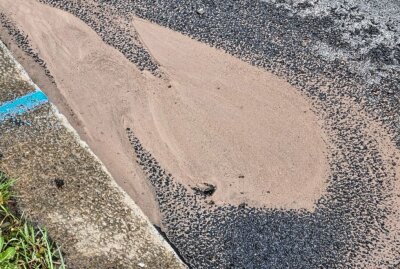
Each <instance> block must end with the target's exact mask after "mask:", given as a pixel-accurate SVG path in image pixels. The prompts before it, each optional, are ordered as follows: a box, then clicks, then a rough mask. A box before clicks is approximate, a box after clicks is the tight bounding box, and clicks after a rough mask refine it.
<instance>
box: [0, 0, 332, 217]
mask: <svg viewBox="0 0 400 269" xmlns="http://www.w3.org/2000/svg"><path fill="white" fill-rule="evenodd" d="M0 8H1V9H2V10H3V11H5V12H6V13H7V14H8V15H9V16H10V17H11V18H12V19H13V20H14V21H15V22H17V24H18V26H19V27H21V29H23V30H24V31H25V33H27V34H28V35H29V37H30V41H31V44H32V46H33V47H34V48H35V49H36V50H37V51H38V52H39V54H40V56H41V57H42V58H43V60H44V61H45V62H46V63H47V67H48V69H49V70H50V72H51V74H52V75H53V76H54V79H55V82H56V84H57V88H58V90H59V92H60V93H61V95H62V96H63V98H60V99H56V100H53V101H54V102H55V103H56V104H57V102H66V104H60V105H64V106H66V105H67V106H69V107H70V108H71V109H72V110H73V111H74V113H75V114H76V115H77V117H74V118H71V119H70V120H71V121H72V123H73V125H74V127H75V128H77V129H78V131H79V133H80V135H81V136H82V138H83V139H84V140H86V141H87V142H88V144H89V145H90V147H91V148H92V149H93V151H94V152H95V153H96V154H97V155H98V156H99V157H100V159H101V160H102V161H103V162H104V163H105V165H106V166H107V168H108V169H109V170H110V171H111V173H112V174H113V176H114V177H115V179H116V180H117V181H118V183H119V184H120V185H121V186H122V187H123V188H124V189H125V190H126V191H127V192H128V193H129V194H130V195H131V196H132V198H133V199H134V200H135V201H136V202H137V203H138V204H139V206H140V207H141V208H142V209H143V210H144V211H145V213H146V214H147V215H148V216H149V217H150V218H151V219H152V220H153V221H154V222H157V220H158V216H157V214H158V213H157V212H158V210H157V206H156V203H155V202H154V200H153V197H152V190H151V187H150V186H149V185H148V183H147V182H146V179H145V177H144V176H143V174H142V171H141V169H140V168H139V167H138V166H137V165H136V164H135V162H134V157H133V153H132V149H131V148H130V147H129V145H128V141H127V138H126V134H125V128H127V127H133V129H134V131H135V133H136V134H137V136H138V138H139V139H140V140H141V141H142V143H143V145H144V146H145V147H146V148H147V149H148V150H149V151H150V152H152V154H153V155H154V156H155V157H156V159H157V160H158V161H159V162H160V163H161V165H162V166H163V167H164V168H165V169H166V170H168V171H169V172H171V173H172V174H173V175H174V176H175V177H176V178H177V180H179V181H180V182H182V183H184V184H185V185H187V186H195V185H196V184H199V183H204V182H206V183H210V184H213V185H215V186H216V187H217V189H216V192H215V194H214V195H213V197H212V199H213V200H214V201H215V202H217V203H233V204H239V203H242V202H246V203H248V204H251V205H256V206H264V205H265V206H268V207H282V208H306V209H309V210H312V209H313V205H314V202H315V200H317V199H318V198H319V197H320V196H321V194H322V193H323V192H324V189H325V187H326V184H327V178H328V176H327V173H328V164H327V160H326V152H327V145H326V142H325V141H326V138H325V136H324V134H323V130H322V129H321V126H320V124H319V123H318V121H317V117H316V116H315V114H314V113H313V111H312V109H311V106H310V104H309V103H308V101H307V100H306V99H305V98H304V96H302V95H300V94H299V93H298V92H297V91H296V89H294V88H293V87H292V86H290V85H289V84H288V83H286V82H285V81H283V80H281V79H279V78H278V77H276V76H274V75H272V74H271V73H268V72H266V71H263V70H261V69H258V68H255V67H252V66H250V65H248V64H247V63H244V62H242V61H240V60H238V59H236V58H233V57H232V56H229V55H227V54H225V53H224V52H222V51H219V50H217V49H214V48H211V47H209V46H207V45H204V44H200V43H198V42H197V41H194V40H191V39H190V38H188V37H185V36H183V35H181V34H178V33H176V32H173V31H171V30H168V29H166V28H163V27H160V26H157V25H154V24H151V23H148V22H145V21H142V20H135V21H134V22H133V25H134V27H135V28H136V29H137V30H138V32H139V34H140V38H141V40H142V41H143V43H144V44H145V46H146V47H147V48H148V50H149V51H150V53H151V54H152V56H153V57H154V58H155V59H156V60H157V61H158V63H159V64H160V66H161V70H162V71H163V72H164V77H162V78H156V77H154V76H152V75H151V74H150V73H147V72H146V71H144V72H141V71H139V70H138V69H137V68H136V67H135V66H134V65H133V64H132V63H131V62H129V61H128V60H127V59H126V58H125V57H124V56H123V55H122V54H121V53H120V52H118V51H116V50H115V49H114V48H112V47H110V46H108V45H106V44H105V43H104V42H102V40H101V39H100V37H99V36H97V34H96V33H95V32H94V31H93V30H91V29H90V28H89V27H88V26H87V25H85V24H84V23H83V22H82V21H80V20H79V19H77V18H76V17H74V16H72V15H70V14H69V13H66V12H63V11H60V10H57V9H55V8H51V7H48V6H45V5H43V4H39V3H37V2H36V1H34V0H3V1H1V3H0ZM43 90H44V91H46V89H43ZM49 95H50V96H51V95H52V94H51V93H50V94H49ZM67 116H68V115H67Z"/></svg>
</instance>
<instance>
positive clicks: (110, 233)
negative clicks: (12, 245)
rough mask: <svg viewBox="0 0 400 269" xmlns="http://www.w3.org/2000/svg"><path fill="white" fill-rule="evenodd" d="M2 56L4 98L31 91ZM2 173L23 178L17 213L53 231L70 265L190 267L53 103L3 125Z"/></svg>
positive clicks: (17, 69) (1, 47)
mask: <svg viewBox="0 0 400 269" xmlns="http://www.w3.org/2000/svg"><path fill="white" fill-rule="evenodd" d="M0 52H1V54H0V56H1V57H0V82H3V84H0V85H3V86H2V88H1V89H0V92H1V93H2V96H16V97H20V96H23V94H24V93H27V92H28V93H29V92H34V91H35V88H36V85H34V83H33V82H32V80H31V79H30V78H29V76H28V75H27V74H26V72H25V71H24V70H23V68H22V67H21V66H20V65H19V64H18V63H17V62H16V61H15V59H14V58H13V57H12V56H11V54H10V52H9V51H8V49H7V48H6V47H5V45H4V44H3V43H2V42H1V41H0ZM2 66H3V67H2ZM4 67H5V68H4ZM10 78H12V79H10ZM18 84H19V85H24V87H25V88H24V91H23V92H18V93H15V94H14V93H12V92H10V91H13V89H14V88H16V85H18ZM4 85H6V86H9V88H5V86H4ZM26 85H29V86H26ZM29 87H30V89H29ZM9 89H10V90H9ZM3 92H4V93H5V94H4V95H3ZM4 101H12V100H2V102H4ZM0 105H1V103H0ZM0 170H1V171H3V172H5V173H6V174H7V175H9V176H11V177H13V178H17V179H18V182H17V184H16V187H15V189H16V191H17V193H18V194H19V196H18V198H17V202H18V207H19V209H20V210H21V211H22V212H23V213H24V214H25V215H26V216H27V217H28V218H29V219H31V220H33V221H34V222H37V223H38V224H39V225H40V226H43V227H46V228H47V229H48V231H49V234H50V236H51V237H52V239H53V240H54V241H56V242H57V243H58V244H59V245H61V248H62V251H63V252H64V253H65V258H66V263H67V266H68V268H118V269H119V268H174V269H175V268H186V266H185V265H184V264H183V263H182V262H181V261H180V260H179V258H178V257H177V255H176V254H175V253H174V251H173V249H172V248H171V247H170V246H169V245H168V243H167V242H166V241H165V240H164V239H163V237H162V236H161V235H160V234H159V233H158V232H157V231H156V229H155V228H154V227H153V225H152V224H151V223H150V222H149V220H148V219H147V217H146V216H145V215H144V214H143V213H142V212H141V210H140V209H139V208H138V206H137V205H136V204H135V203H134V202H133V201H132V199H131V198H130V197H129V196H128V195H127V194H126V193H125V192H124V191H123V190H122V189H121V188H120V187H119V186H118V185H117V184H116V183H115V181H114V180H113V178H112V177H111V175H110V173H109V172H108V171H107V169H106V168H105V167H104V165H103V164H102V163H101V162H100V160H99V159H98V158H97V157H96V156H95V155H94V154H93V153H92V151H91V150H90V149H89V147H88V146H87V145H86V143H84V142H83V141H82V140H81V139H80V138H79V136H78V134H77V133H76V131H75V130H74V129H73V128H72V127H71V125H70V124H69V123H68V121H67V120H66V118H65V117H64V116H63V115H61V114H60V113H59V112H58V110H57V108H56V107H55V106H54V105H52V104H51V103H44V104H43V103H42V104H40V106H37V107H35V109H33V110H30V111H28V112H27V113H25V114H22V115H16V116H15V117H12V118H8V119H6V120H3V121H2V122H0Z"/></svg>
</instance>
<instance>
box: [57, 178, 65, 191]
mask: <svg viewBox="0 0 400 269" xmlns="http://www.w3.org/2000/svg"><path fill="white" fill-rule="evenodd" d="M54 183H55V184H56V187H57V188H58V189H61V188H62V187H63V186H64V185H65V182H64V180H63V179H60V178H56V179H54Z"/></svg>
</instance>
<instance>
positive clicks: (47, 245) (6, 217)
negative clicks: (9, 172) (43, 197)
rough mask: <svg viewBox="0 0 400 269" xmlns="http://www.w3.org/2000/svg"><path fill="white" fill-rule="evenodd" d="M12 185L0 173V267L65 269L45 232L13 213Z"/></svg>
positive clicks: (58, 250)
mask: <svg viewBox="0 0 400 269" xmlns="http://www.w3.org/2000/svg"><path fill="white" fill-rule="evenodd" d="M14 183H15V180H11V179H10V178H8V177H6V176H5V175H4V174H3V173H2V172H0V268H1V269H20V268H21V269H65V265H64V260H63V257H62V253H61V251H60V248H59V247H57V245H56V244H55V243H53V242H52V241H51V240H50V239H49V236H48V234H47V231H46V230H45V229H42V228H39V227H35V226H34V225H33V224H32V223H30V222H29V221H28V220H27V219H26V218H25V217H24V216H17V215H16V214H14V213H13V210H12V209H11V208H12V205H13V203H14V201H13V197H14V196H13V193H12V191H11V187H12V185H13V184H14Z"/></svg>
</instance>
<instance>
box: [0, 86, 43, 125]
mask: <svg viewBox="0 0 400 269" xmlns="http://www.w3.org/2000/svg"><path fill="white" fill-rule="evenodd" d="M48 101H49V99H48V98H47V96H46V95H45V94H44V93H43V92H42V91H41V90H39V89H36V91H34V92H31V93H28V94H26V95H24V96H21V97H19V98H17V99H14V100H12V101H9V102H5V103H3V104H2V105H0V122H1V121H4V120H6V119H8V118H12V117H15V116H18V115H22V114H25V113H27V112H29V111H30V110H32V109H34V108H36V107H38V106H40V105H43V104H45V103H47V102H48Z"/></svg>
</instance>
